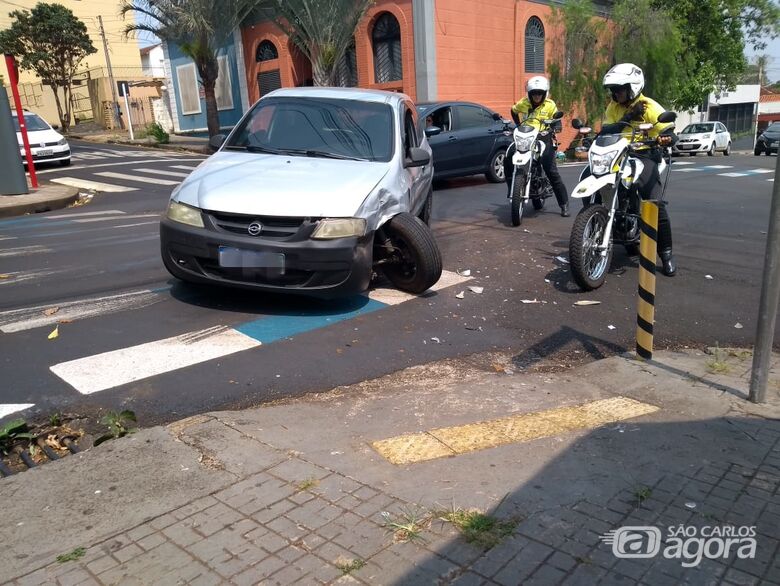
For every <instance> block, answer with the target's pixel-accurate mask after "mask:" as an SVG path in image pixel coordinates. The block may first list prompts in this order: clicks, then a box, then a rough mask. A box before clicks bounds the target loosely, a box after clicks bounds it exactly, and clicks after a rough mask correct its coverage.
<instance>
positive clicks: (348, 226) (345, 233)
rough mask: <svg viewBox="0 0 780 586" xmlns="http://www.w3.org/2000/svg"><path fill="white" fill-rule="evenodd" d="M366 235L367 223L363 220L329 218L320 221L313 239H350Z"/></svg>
mask: <svg viewBox="0 0 780 586" xmlns="http://www.w3.org/2000/svg"><path fill="white" fill-rule="evenodd" d="M365 233H366V221H365V220H364V219H363V218H332V219H331V218H327V219H324V220H320V223H319V225H318V226H317V229H316V230H314V234H312V235H311V237H312V238H314V239H316V240H330V239H332V238H349V237H351V236H357V237H358V238H359V237H361V236H364V235H365Z"/></svg>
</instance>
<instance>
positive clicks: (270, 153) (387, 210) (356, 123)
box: [160, 88, 442, 297]
mask: <svg viewBox="0 0 780 586" xmlns="http://www.w3.org/2000/svg"><path fill="white" fill-rule="evenodd" d="M211 146H212V148H215V149H218V152H216V153H215V154H214V155H212V156H211V157H210V158H209V159H207V160H206V161H204V162H203V163H202V164H201V165H200V166H199V167H198V168H197V169H196V170H195V171H193V172H192V174H190V176H189V177H187V178H186V179H185V180H184V182H183V183H182V184H181V185H179V186H178V187H177V188H176V189H175V190H174V191H173V193H172V194H171V198H170V202H169V204H168V209H167V211H166V213H165V216H164V217H163V219H162V221H161V224H160V242H161V248H162V259H163V263H164V264H165V267H166V268H167V269H168V271H169V272H170V273H171V274H172V275H173V276H175V277H177V278H179V279H182V280H184V281H192V282H209V283H217V284H223V285H229V286H236V287H244V288H250V289H258V290H264V291H277V292H291V293H304V294H309V295H316V296H321V297H334V296H342V295H349V294H354V293H359V292H362V291H364V290H365V289H367V288H368V286H369V283H370V281H371V278H372V276H373V275H374V274H375V271H379V270H381V271H382V272H383V273H384V274H385V275H386V276H387V278H388V279H389V280H390V281H391V282H392V283H393V284H394V285H395V286H396V287H398V288H399V289H402V290H405V291H408V292H412V293H422V292H423V291H425V290H427V289H428V288H429V287H431V286H432V285H433V284H434V283H436V281H438V279H439V277H440V276H441V271H442V261H441V254H440V252H439V249H438V247H437V245H436V241H435V240H434V238H433V234H432V232H431V231H430V229H429V228H428V226H427V224H428V222H429V219H430V214H431V206H432V199H433V190H432V185H431V184H432V179H433V165H432V163H431V149H430V147H429V145H428V143H427V140H426V138H425V136H424V134H423V132H422V131H421V130H420V129H419V128H418V124H417V114H416V111H415V107H414V104H413V103H412V101H411V100H410V99H409V98H408V97H407V96H405V95H403V94H398V93H391V92H381V91H369V90H359V89H340V88H296V89H282V90H277V91H275V92H272V93H270V94H268V95H267V96H265V97H263V98H262V99H261V100H259V101H258V102H257V103H256V104H255V105H254V106H253V107H252V108H251V109H250V111H249V112H247V114H246V115H245V116H244V117H243V118H242V119H241V121H240V122H239V123H238V124H237V125H236V127H235V128H234V129H233V131H232V132H231V133H230V135H229V136H228V137H227V138H226V137H224V136H222V135H219V136H215V137H213V138H212V140H211Z"/></svg>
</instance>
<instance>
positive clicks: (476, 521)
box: [436, 508, 518, 551]
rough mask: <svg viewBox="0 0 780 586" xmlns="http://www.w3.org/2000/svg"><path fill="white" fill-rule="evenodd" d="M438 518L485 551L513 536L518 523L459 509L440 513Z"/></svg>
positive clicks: (473, 510) (476, 511) (475, 511)
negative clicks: (450, 524) (451, 525)
mask: <svg viewBox="0 0 780 586" xmlns="http://www.w3.org/2000/svg"><path fill="white" fill-rule="evenodd" d="M436 516H437V517H438V518H439V519H441V520H442V521H446V522H448V523H452V524H453V525H455V527H457V528H458V530H459V531H460V532H461V534H462V535H463V538H464V539H465V540H466V541H467V542H468V543H471V544H473V545H476V546H477V547H480V548H481V549H483V550H485V551H487V550H489V549H492V548H493V547H495V546H496V545H498V544H499V543H501V541H502V540H503V539H504V538H505V537H508V536H509V535H511V534H512V533H513V532H514V530H515V527H517V523H518V522H517V520H504V521H502V520H500V519H498V518H496V517H493V516H491V515H486V514H484V513H483V512H482V511H480V510H478V509H469V510H464V509H461V508H457V509H451V510H448V511H440V512H438V513H437V515H436Z"/></svg>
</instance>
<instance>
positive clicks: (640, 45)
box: [612, 0, 687, 109]
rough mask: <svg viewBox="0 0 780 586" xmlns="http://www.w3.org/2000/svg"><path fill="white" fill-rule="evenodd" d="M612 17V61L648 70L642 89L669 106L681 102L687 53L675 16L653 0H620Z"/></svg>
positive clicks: (644, 70) (646, 93) (671, 106)
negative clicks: (656, 4) (657, 5)
mask: <svg viewBox="0 0 780 586" xmlns="http://www.w3.org/2000/svg"><path fill="white" fill-rule="evenodd" d="M612 20H613V23H614V26H613V29H612V32H613V34H614V40H613V53H612V63H613V64H615V63H635V64H636V65H638V66H639V67H641V68H642V71H643V72H644V74H645V89H644V90H643V93H644V94H645V95H647V96H649V97H651V98H653V99H654V100H657V101H658V102H659V103H660V104H662V105H663V106H664V107H666V108H669V109H671V108H673V107H676V106H678V105H679V104H678V102H677V100H678V96H679V95H680V82H681V80H682V79H683V78H684V71H685V63H686V62H687V57H686V56H685V50H684V46H683V42H682V35H681V33H680V30H679V28H678V27H677V23H676V22H675V20H674V19H673V18H671V16H670V15H669V14H668V13H667V11H666V10H665V9H663V8H659V7H656V6H653V0H618V1H617V2H616V3H615V6H614V9H613V13H612Z"/></svg>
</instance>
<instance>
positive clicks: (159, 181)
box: [95, 171, 181, 185]
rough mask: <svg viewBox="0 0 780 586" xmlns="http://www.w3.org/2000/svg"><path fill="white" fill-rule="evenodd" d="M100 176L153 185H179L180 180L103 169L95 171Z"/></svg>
mask: <svg viewBox="0 0 780 586" xmlns="http://www.w3.org/2000/svg"><path fill="white" fill-rule="evenodd" d="M95 175H98V176H100V177H108V178H110V179H123V180H124V181H135V182H138V183H151V184H153V185H178V184H179V183H181V182H180V181H169V180H168V179H158V178H156V177H141V176H140V175H129V174H127V173H115V172H114V171H101V172H100V173H95Z"/></svg>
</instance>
